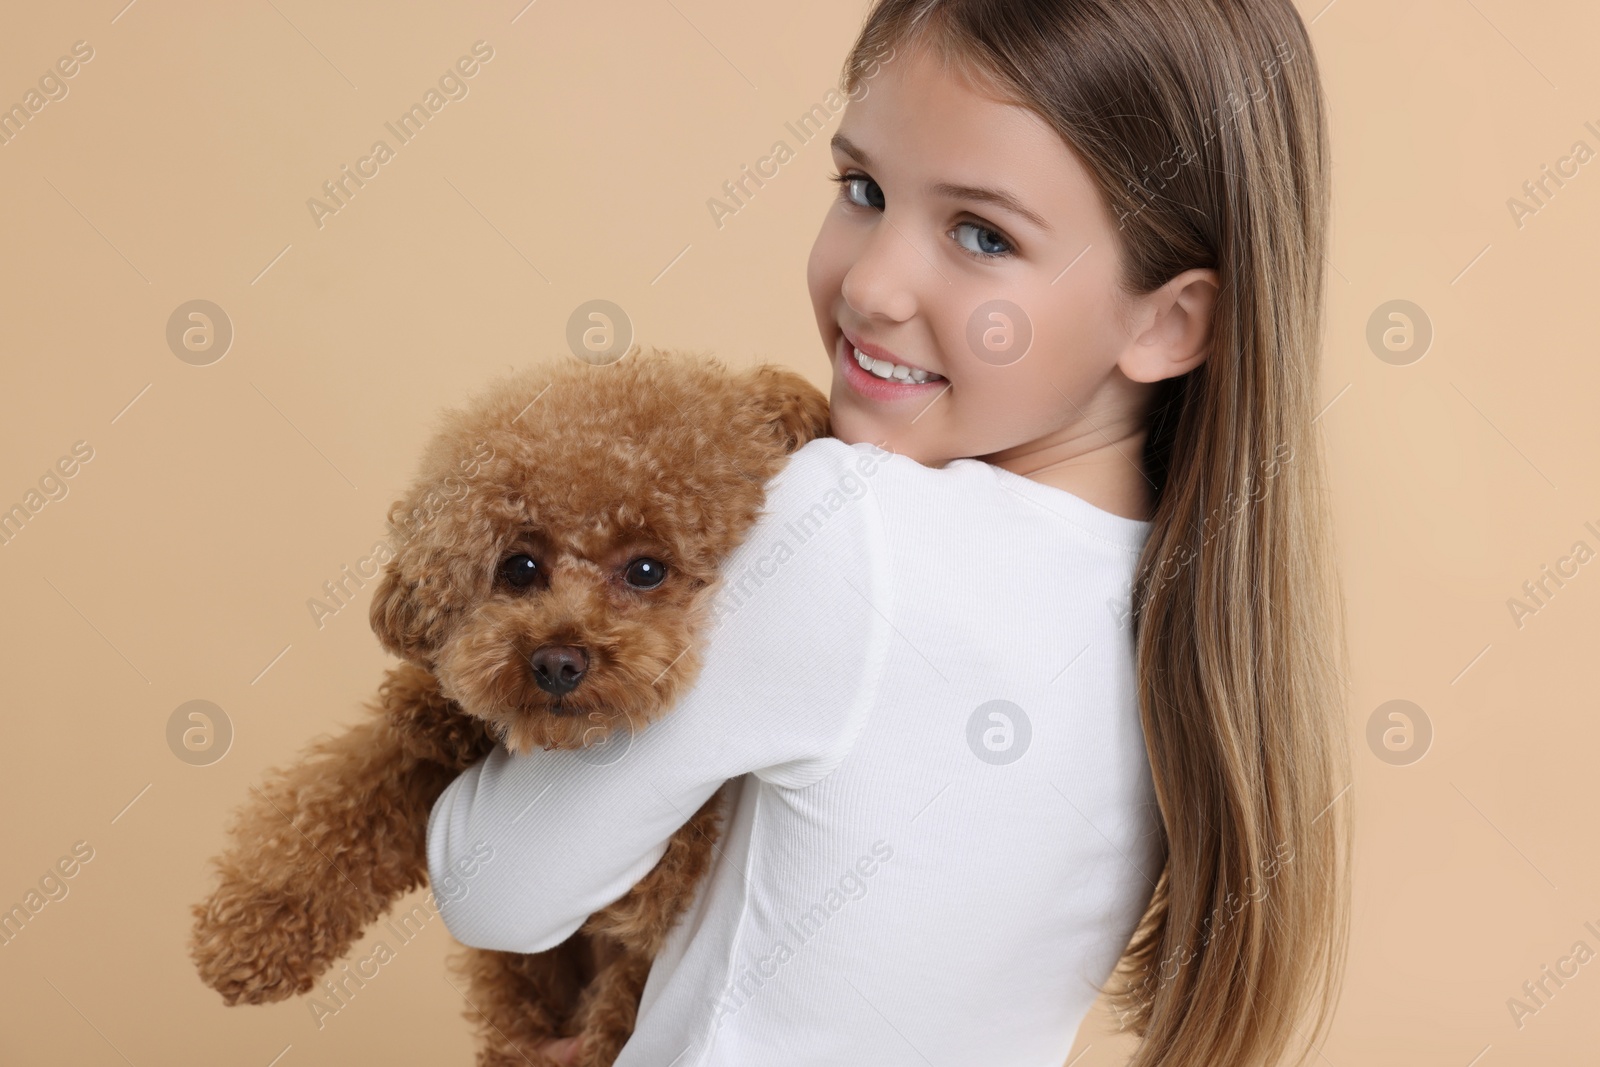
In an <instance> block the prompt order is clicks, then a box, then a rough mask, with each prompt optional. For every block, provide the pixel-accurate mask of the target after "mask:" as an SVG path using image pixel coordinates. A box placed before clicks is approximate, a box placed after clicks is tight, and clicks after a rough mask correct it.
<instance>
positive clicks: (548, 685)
mask: <svg viewBox="0 0 1600 1067" xmlns="http://www.w3.org/2000/svg"><path fill="white" fill-rule="evenodd" d="M528 662H529V663H530V664H532V666H533V680H534V681H535V682H537V683H539V688H540V689H543V690H544V691H545V692H546V693H549V694H550V695H551V696H554V697H559V696H566V695H567V694H568V693H570V692H572V691H573V690H574V689H576V688H578V683H579V682H581V681H583V672H584V671H587V670H588V669H589V657H588V656H586V655H584V652H583V649H581V648H577V647H575V646H573V645H545V646H544V647H543V648H541V649H538V650H536V651H535V652H534V653H533V655H531V656H529V657H528Z"/></svg>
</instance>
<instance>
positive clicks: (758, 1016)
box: [428, 438, 1159, 1067]
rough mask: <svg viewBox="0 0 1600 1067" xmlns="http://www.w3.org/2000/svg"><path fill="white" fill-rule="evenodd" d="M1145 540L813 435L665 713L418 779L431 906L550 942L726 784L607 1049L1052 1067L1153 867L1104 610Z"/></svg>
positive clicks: (977, 481) (665, 1056) (1005, 480)
mask: <svg viewBox="0 0 1600 1067" xmlns="http://www.w3.org/2000/svg"><path fill="white" fill-rule="evenodd" d="M1149 529H1150V524H1149V523H1146V522H1138V521H1135V520H1132V519H1127V518H1123V517H1121V516H1117V515H1113V514H1111V513H1110V512H1107V511H1104V510H1101V509H1099V508H1097V507H1095V506H1093V505H1091V504H1089V503H1088V502H1087V501H1084V500H1082V499H1080V498H1079V497H1076V496H1074V495H1072V494H1070V493H1067V492H1065V491H1063V490H1059V489H1055V488H1052V487H1050V486H1046V485H1043V484H1040V483H1037V482H1034V481H1031V480H1029V479H1027V478H1023V477H1021V476H1019V475H1016V474H1012V473H1011V472H1009V471H1005V470H1003V469H1001V468H998V467H995V466H992V465H990V464H988V463H984V462H982V461H980V460H975V459H961V460H955V461H952V462H950V463H948V464H946V465H945V466H944V467H943V468H939V469H935V468H930V467H925V466H923V465H921V464H919V463H917V462H916V461H914V460H912V459H909V458H907V457H905V456H900V455H896V454H892V453H887V452H884V451H882V450H880V449H878V448H876V447H875V446H873V445H871V444H867V443H861V444H856V445H848V444H845V443H844V442H842V441H838V440H836V439H833V438H822V439H819V440H816V441H812V442H811V443H809V444H807V445H806V446H804V447H803V448H801V449H800V450H799V451H798V452H796V453H795V454H794V455H793V456H792V457H791V458H790V460H789V461H788V464H787V465H786V466H785V467H784V468H783V469H782V471H780V472H779V474H778V475H777V476H775V477H774V478H773V479H772V481H771V483H770V484H769V489H768V499H767V506H766V509H765V511H764V513H763V515H762V517H761V518H760V519H759V520H758V521H757V523H756V525H755V526H754V527H752V529H751V531H750V534H749V536H748V537H747V538H746V540H745V541H744V543H743V544H742V545H741V546H740V547H739V549H738V550H737V551H735V552H734V553H733V555H732V556H730V558H729V559H728V561H727V562H726V564H725V566H724V569H723V577H722V582H721V584H720V586H719V590H720V591H719V593H718V599H717V600H716V616H717V619H718V621H717V623H716V625H715V627H714V629H713V631H712V633H711V634H710V635H709V637H708V643H707V650H706V654H705V662H704V666H703V668H702V671H701V674H700V677H699V679H698V680H697V681H696V683H695V684H694V686H693V687H692V689H691V690H690V691H689V692H688V694H687V695H686V696H685V697H684V698H683V699H682V700H680V701H679V703H678V705H677V706H676V707H675V708H674V709H673V710H672V711H671V712H669V713H668V715H667V716H666V717H665V718H663V719H661V720H660V721H659V722H657V723H655V724H653V725H651V726H650V727H647V728H645V729H643V730H641V731H639V732H638V733H637V734H635V735H633V736H632V737H631V738H628V739H627V740H626V742H625V743H626V745H627V747H626V749H625V751H623V752H622V754H621V756H620V758H616V759H614V760H611V761H610V762H606V761H605V760H603V759H597V758H595V756H594V753H593V752H592V751H591V752H590V753H588V754H587V755H588V757H589V758H583V757H582V756H580V755H579V754H575V753H572V752H544V751H540V752H534V753H532V754H530V755H527V756H511V755H509V754H507V753H506V752H505V751H504V750H503V749H496V750H495V751H494V752H493V753H492V754H491V755H489V756H488V757H487V758H485V759H484V761H483V762H481V763H479V764H478V765H476V766H474V767H472V768H470V769H469V770H467V771H466V772H465V773H463V774H462V775H461V776H460V777H458V778H457V779H456V780H455V781H454V782H453V783H451V785H450V786H449V787H448V788H447V789H446V790H445V792H444V794H443V795H442V796H441V797H440V798H439V801H438V803H437V804H436V805H435V806H434V809H433V814H432V817H431V818H430V820H429V825H428V861H429V867H430V870H431V872H432V875H433V881H434V884H435V885H436V886H439V885H442V884H453V886H454V891H453V892H451V893H446V894H438V893H437V891H436V896H437V899H438V902H439V905H440V913H441V914H442V915H443V917H444V920H445V925H446V926H447V927H448V928H449V930H450V932H451V933H452V934H453V935H455V937H456V938H457V939H458V940H460V941H461V942H463V943H464V944H468V945H475V946H480V947H486V948H496V949H503V950H509V951H518V952H535V951H540V950H542V949H545V948H548V947H550V946H552V945H556V944H559V943H560V942H561V941H563V940H565V939H566V938H567V937H569V936H571V934H572V933H573V932H574V931H575V930H577V928H578V927H579V926H580V925H581V924H582V922H583V920H584V919H585V918H586V917H587V916H588V915H589V914H590V913H592V912H594V911H597V910H599V909H600V908H602V907H604V906H605V905H606V904H608V903H610V902H612V901H613V900H616V899H617V898H618V897H620V896H621V895H622V894H623V893H624V892H626V891H627V889H628V888H629V887H630V886H631V885H632V884H633V883H634V882H636V881H637V880H638V879H639V878H640V877H642V876H643V875H644V874H645V873H646V872H647V871H648V870H649V869H650V868H651V867H652V866H653V865H654V864H655V862H656V861H657V860H658V859H659V858H660V856H661V854H662V852H663V851H664V849H665V843H666V839H667V838H668V837H669V836H671V834H672V833H673V831H675V830H676V829H678V827H680V826H681V825H682V824H683V823H684V822H685V821H687V819H688V818H689V816H690V815H692V814H693V813H694V812H695V810H696V809H697V808H698V807H699V806H700V805H701V804H702V803H703V802H704V801H705V800H706V799H707V798H709V797H710V796H711V794H712V793H713V792H714V791H715V790H716V788H717V787H718V786H719V785H721V784H722V783H723V782H724V781H726V780H728V779H730V778H735V777H739V776H741V775H743V776H744V777H743V778H742V779H741V781H740V787H739V791H738V792H737V794H736V795H735V802H734V804H733V807H732V809H731V811H730V813H729V819H728V824H727V830H726V832H725V834H724V837H723V839H722V841H721V842H720V844H719V847H718V852H717V855H716V861H715V864H714V866H713V869H712V871H711V874H710V875H709V877H708V878H707V880H706V882H705V883H704V884H703V886H702V888H701V890H700V892H699V894H698V895H697V897H696V899H695V902H694V905H693V907H692V908H691V909H690V911H689V912H688V913H687V914H686V915H685V917H684V919H683V920H682V921H681V922H680V923H679V924H678V925H677V926H676V927H675V928H674V930H673V932H672V934H671V935H670V937H669V938H668V941H667V944H666V946H665V947H664V949H663V951H662V953H661V955H660V956H659V957H658V958H657V959H656V961H655V965H654V967H653V968H652V970H651V972H650V979H649V983H648V985H647V986H646V988H645V992H644V998H643V1001H642V1003H641V1006H640V1014H639V1019H638V1024H637V1027H636V1029H635V1031H634V1036H633V1039H632V1040H631V1041H630V1042H629V1043H628V1045H627V1046H626V1047H625V1048H624V1049H623V1051H622V1054H621V1056H620V1058H619V1059H618V1060H617V1067H667V1065H672V1067H747V1065H749V1064H761V1065H762V1067H780V1065H797V1067H798V1065H818V1067H821V1065H838V1064H872V1065H874V1067H898V1065H902V1064H903V1065H905V1067H928V1065H929V1064H937V1065H941V1067H942V1065H944V1064H951V1065H963V1067H965V1065H972V1064H984V1065H989V1064H1004V1065H1007V1067H1013V1065H1015V1067H1061V1064H1063V1063H1064V1062H1065V1061H1066V1057H1067V1054H1068V1052H1069V1050H1070V1049H1071V1047H1072V1043H1073V1039H1074V1036H1075V1034H1076V1032H1077V1028H1078V1025H1079V1023H1080V1022H1081V1021H1082V1019H1083V1017H1084V1015H1085V1014H1086V1013H1087V1011H1088V1009H1089V1007H1090V1005H1091V1004H1092V1003H1093V1001H1094V999H1095V996H1096V989H1095V987H1096V985H1097V984H1098V983H1100V982H1102V981H1104V980H1105V978H1106V977H1107V976H1108V975H1109V974H1110V973H1111V970H1112V968H1113V966H1114V965H1115V963H1116V961H1117V959H1118V957H1119V956H1120V955H1121V953H1122V950H1123V948H1124V947H1125V946H1126V944H1127V941H1128V938H1129V937H1130V936H1131V934H1132V932H1133V929H1134V926H1135V925H1136V923H1137V921H1138V919H1139V917H1140V915H1142V914H1143V911H1144V908H1145V906H1146V904H1147V903H1148V902H1149V899H1150V894H1151V891H1152V889H1153V888H1154V881H1155V878H1156V876H1157V874H1158V870H1159V868H1158V866H1157V864H1156V859H1157V851H1156V842H1157V836H1156V835H1157V833H1158V827H1159V822H1158V818H1159V816H1158V813H1157V809H1156V807H1155V796H1154V791H1153V787H1152V784H1151V779H1150V771H1149V764H1148V762H1147V759H1146V755H1145V750H1144V738H1143V733H1142V730H1141V728H1140V723H1139V716H1138V710H1137V706H1136V698H1135V691H1134V685H1133V638H1132V632H1131V630H1130V628H1129V626H1128V618H1127V609H1128V597H1129V588H1130V587H1129V582H1130V580H1131V578H1132V575H1133V571H1134V567H1135V564H1136V561H1137V557H1138V552H1139V550H1140V548H1141V547H1142V545H1143V543H1144V540H1145V538H1146V536H1147V535H1148V533H1149ZM616 743H620V742H613V744H616ZM485 846H487V848H486V847H485ZM475 849H476V850H477V851H476V852H475ZM491 850H492V853H491ZM486 853H491V854H492V859H491V860H490V861H489V862H487V863H482V862H480V861H481V857H482V856H483V855H485V854H486ZM458 864H460V866H458ZM469 867H470V868H472V869H473V873H472V874H471V876H470V877H464V876H463V875H462V873H461V872H463V871H466V870H467V869H468V868H469ZM447 878H448V879H449V882H447V881H446V879H447Z"/></svg>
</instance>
